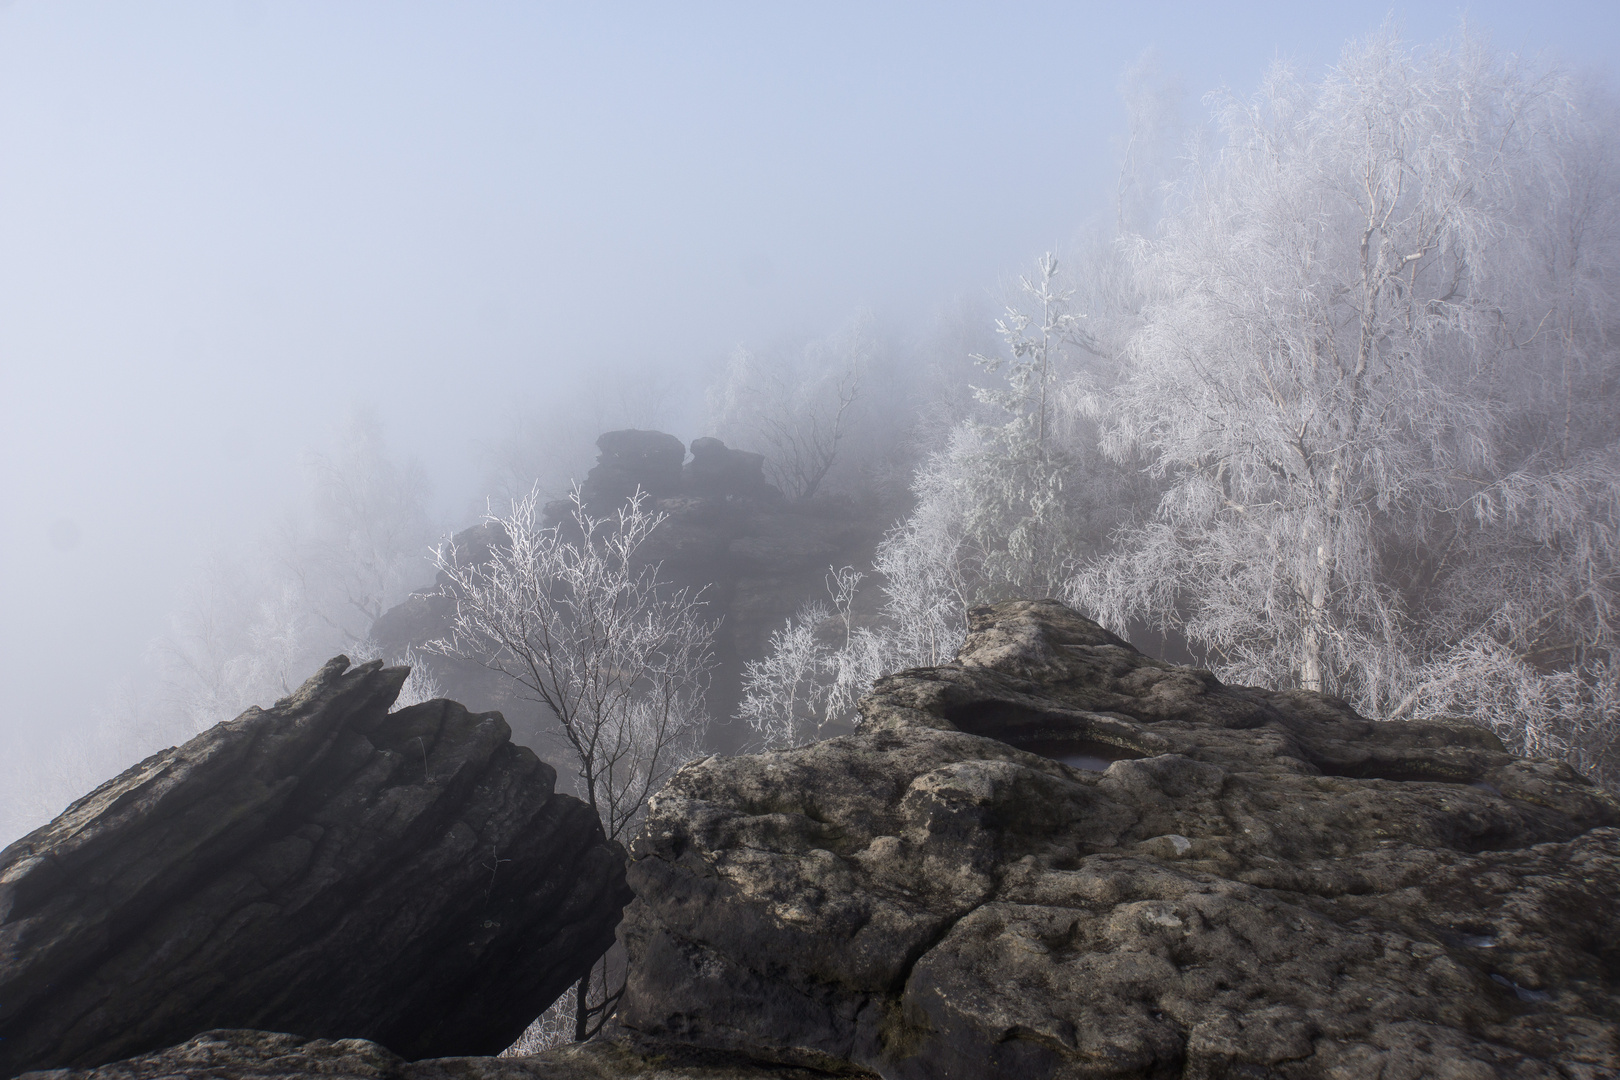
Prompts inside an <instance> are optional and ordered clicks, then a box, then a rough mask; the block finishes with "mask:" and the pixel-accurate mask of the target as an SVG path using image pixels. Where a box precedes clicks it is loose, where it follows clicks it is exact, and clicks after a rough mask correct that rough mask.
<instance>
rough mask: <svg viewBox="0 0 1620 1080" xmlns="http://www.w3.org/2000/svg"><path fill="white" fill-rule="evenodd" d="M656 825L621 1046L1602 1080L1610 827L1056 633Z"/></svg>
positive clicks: (1354, 728)
mask: <svg viewBox="0 0 1620 1080" xmlns="http://www.w3.org/2000/svg"><path fill="white" fill-rule="evenodd" d="M861 711H862V713H863V716H864V718H865V722H864V724H863V726H862V727H861V729H860V730H859V731H858V732H857V733H855V734H853V735H850V736H846V737H843V738H839V739H834V740H831V741H828V742H825V743H821V744H817V745H814V746H810V747H806V748H803V749H799V750H795V751H790V752H783V753H770V754H761V755H757V756H751V757H741V758H731V759H719V758H711V759H708V760H705V761H702V762H698V763H694V764H692V765H690V766H688V767H687V768H685V769H683V770H682V771H681V772H680V773H679V774H677V776H676V777H675V778H674V780H673V781H672V782H671V783H670V784H669V785H668V786H667V787H666V788H665V790H664V791H663V792H662V793H661V794H660V795H659V796H658V797H657V798H656V800H655V801H654V803H653V806H652V809H651V812H650V814H649V817H648V820H647V826H646V830H645V832H644V834H643V835H642V837H641V838H640V839H639V840H638V842H637V844H636V846H635V848H634V851H633V854H634V857H635V861H634V863H633V864H632V867H631V871H630V881H631V885H632V887H633V888H634V889H635V892H636V897H637V898H636V900H635V901H634V903H633V904H632V905H631V906H630V907H629V908H628V909H627V911H626V914H625V921H624V924H623V926H622V927H621V929H620V938H621V940H622V941H623V942H624V943H625V945H626V947H627V949H628V954H629V964H630V982H629V988H628V992H627V994H626V996H625V998H624V1001H623V1003H622V1006H621V1010H620V1014H619V1016H620V1022H621V1023H622V1025H623V1029H624V1030H625V1031H627V1032H630V1033H634V1034H635V1035H636V1036H637V1037H640V1038H658V1039H673V1040H677V1041H679V1042H682V1043H685V1044H689V1045H693V1046H702V1047H711V1048H715V1049H717V1050H724V1051H728V1052H732V1053H741V1054H748V1055H752V1056H754V1057H764V1058H770V1059H773V1060H776V1061H780V1062H783V1063H784V1064H793V1065H797V1066H800V1067H808V1068H821V1069H826V1070H829V1071H837V1070H840V1069H848V1068H850V1067H852V1066H854V1067H857V1068H865V1069H870V1070H872V1071H874V1072H876V1073H878V1074H880V1075H882V1076H884V1077H888V1078H892V1080H900V1078H918V1080H921V1078H925V1077H939V1078H944V1077H975V1078H998V1077H1006V1078H1014V1077H1016V1078H1020V1080H1034V1078H1042V1077H1059V1076H1061V1077H1278V1078H1281V1077H1289V1078H1303V1077H1324V1078H1326V1077H1344V1078H1351V1077H1370V1076H1383V1077H1386V1078H1391V1077H1428V1076H1435V1077H1442V1076H1443V1077H1459V1078H1461V1077H1488V1076H1512V1077H1548V1078H1551V1077H1599V1076H1613V1075H1620V1034H1617V1033H1620V986H1617V983H1620V828H1616V826H1617V825H1620V806H1617V804H1616V802H1615V800H1614V799H1612V798H1611V797H1609V796H1607V795H1606V794H1604V793H1603V792H1601V791H1599V790H1598V789H1596V788H1594V787H1593V786H1591V785H1590V784H1588V783H1587V782H1585V781H1584V780H1583V779H1582V778H1581V777H1580V776H1578V775H1577V774H1576V773H1574V772H1573V771H1572V770H1570V769H1569V768H1568V767H1567V766H1565V765H1563V764H1561V763H1556V762H1551V761H1544V760H1525V759H1520V758H1516V757H1514V756H1512V755H1510V754H1508V753H1506V752H1505V751H1504V749H1503V748H1502V746H1501V745H1500V744H1499V743H1498V742H1497V741H1496V740H1495V739H1494V738H1493V737H1492V736H1491V735H1490V734H1489V733H1488V732H1485V731H1482V730H1479V729H1475V728H1470V727H1463V726H1452V725H1448V724H1439V723H1401V722H1395V723H1380V722H1374V721H1370V720H1367V719H1365V718H1363V717H1361V716H1359V715H1357V714H1356V713H1355V712H1354V711H1352V710H1351V709H1350V708H1349V707H1348V706H1346V705H1345V704H1344V703H1343V702H1340V701H1337V700H1335V699H1332V698H1328V697H1324V696H1322V695H1318V694H1313V693H1305V692H1268V691H1262V690H1255V689H1248V688H1242V687H1234V686H1224V685H1222V684H1221V683H1220V682H1218V681H1217V680H1216V679H1215V678H1213V677H1212V676H1211V675H1210V674H1209V673H1208V672H1204V671H1198V670H1194V669H1190V668H1183V667H1177V666H1173V665H1170V664H1166V663H1162V662H1160V661H1156V660H1153V659H1150V658H1148V657H1146V656H1143V655H1142V654H1140V653H1138V652H1137V651H1136V650H1135V649H1133V648H1132V647H1131V646H1130V645H1129V644H1127V643H1126V642H1124V641H1122V640H1120V639H1119V638H1117V637H1115V636H1114V635H1112V634H1109V633H1108V632H1107V631H1105V630H1103V629H1102V628H1101V627H1099V626H1097V625H1096V624H1095V623H1092V622H1090V621H1088V620H1086V619H1084V618H1081V617H1080V616H1078V615H1076V614H1075V613H1073V612H1071V611H1069V610H1068V609H1067V608H1064V607H1063V606H1062V605H1059V604H1057V603H1055V602H1039V603H1031V602H1014V603H1008V604H1003V605H999V606H997V607H995V608H992V609H981V610H979V611H976V612H975V613H974V615H973V626H972V633H971V635H970V637H969V639H968V641H967V643H966V645H965V646H964V648H963V649H962V652H961V654H960V656H959V659H958V660H957V662H955V663H953V664H948V665H945V666H943V667H939V668H933V669H926V670H917V671H909V672H901V673H899V674H896V675H893V676H890V677H888V678H885V679H882V680H880V681H879V682H878V685H877V687H876V689H875V691H874V692H873V693H872V694H871V695H870V696H869V697H868V698H867V699H866V700H865V701H864V702H863V703H862V707H861Z"/></svg>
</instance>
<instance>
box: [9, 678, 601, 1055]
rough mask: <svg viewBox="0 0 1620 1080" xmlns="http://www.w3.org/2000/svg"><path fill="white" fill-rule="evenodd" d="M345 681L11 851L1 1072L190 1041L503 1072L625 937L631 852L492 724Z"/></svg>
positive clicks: (391, 685) (171, 761) (257, 717)
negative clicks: (546, 1013) (316, 1042)
mask: <svg viewBox="0 0 1620 1080" xmlns="http://www.w3.org/2000/svg"><path fill="white" fill-rule="evenodd" d="M407 673H408V669H406V668H400V667H395V668H386V667H383V666H382V665H381V663H380V662H375V661H374V662H372V663H368V664H362V665H360V666H358V667H356V668H354V669H353V670H349V662H348V660H347V659H346V658H343V657H338V658H336V659H334V660H332V661H330V662H328V663H327V664H326V665H325V666H324V667H323V668H322V669H321V671H320V672H319V673H318V674H317V675H316V676H315V677H314V678H312V679H310V680H309V682H307V683H305V684H304V686H303V688H302V689H300V690H299V691H298V692H297V693H295V694H294V695H292V696H291V697H289V698H286V699H283V700H282V701H280V702H278V703H277V704H276V705H275V707H274V708H271V709H269V710H267V711H263V710H259V709H249V710H248V711H247V712H246V713H243V714H242V716H240V717H238V718H237V719H235V720H232V721H228V722H226V723H222V724H218V725H216V726H215V727H213V728H211V729H209V730H208V731H206V732H204V733H203V734H201V735H198V736H197V737H196V738H194V739H192V740H191V741H190V742H188V743H186V744H185V745H184V746H181V747H179V748H176V749H170V750H167V751H164V752H163V753H160V754H156V755H154V756H153V757H150V758H148V759H147V760H145V761H143V762H141V763H140V764H139V765H136V766H135V767H134V768H132V769H129V770H128V771H126V772H125V773H123V774H122V775H121V776H119V777H117V778H116V779H114V780H111V781H109V782H108V783H106V784H103V785H102V786H101V787H100V788H98V789H96V790H95V791H94V792H92V793H91V794H89V795H88V796H86V797H85V798H83V799H81V800H79V801H78V802H76V803H74V804H73V805H72V806H71V807H69V808H68V809H67V811H66V812H65V813H63V814H62V816H60V817H59V818H57V819H56V820H55V821H53V822H51V823H50V824H49V825H47V826H45V827H44V828H42V829H39V830H38V831H36V832H34V833H32V834H30V835H28V836H26V837H24V838H23V839H21V840H19V841H17V842H16V843H14V844H12V845H11V846H10V847H8V848H6V849H5V851H4V852H0V1076H11V1075H13V1074H15V1073H18V1072H20V1071H22V1070H24V1069H37V1068H50V1067H57V1066H70V1065H71V1066H88V1065H96V1064H99V1063H102V1062H107V1061H111V1060H114V1059H117V1058H122V1057H127V1056H129V1055H132V1054H139V1053H143V1052H146V1051H149V1050H153V1049H156V1048H158V1047H163V1046H169V1045H172V1044H175V1043H178V1042H181V1041H182V1040H185V1039H188V1038H190V1037H191V1036H193V1035H195V1034H196V1033H197V1032H199V1031H203V1030H206V1029H210V1028H217V1027H227V1026H228V1027H254V1028H263V1029H268V1030H272V1031H287V1032H296V1033H298V1034H299V1035H302V1036H310V1037H314V1036H330V1037H340V1038H346V1037H357V1036H358V1037H364V1038H369V1039H373V1040H376V1041H377V1042H380V1043H382V1044H384V1045H386V1046H388V1047H389V1048H390V1049H391V1050H393V1051H394V1052H397V1053H398V1054H401V1055H404V1056H405V1057H408V1058H422V1057H437V1056H444V1055H450V1054H478V1053H495V1052H497V1051H499V1050H500V1049H502V1048H503V1047H505V1046H506V1045H508V1044H510V1043H511V1042H512V1041H513V1040H514V1039H515V1038H516V1037H517V1036H518V1035H519V1034H520V1033H521V1032H522V1031H523V1029H524V1027H525V1026H526V1025H527V1024H528V1022H529V1021H530V1020H531V1019H532V1018H533V1017H534V1016H536V1015H537V1014H538V1013H539V1012H540V1011H542V1010H543V1009H544V1008H545V1007H546V1006H547V1005H548V1004H549V1003H550V1002H551V1001H552V1000H553V999H554V998H556V996H557V995H558V994H559V993H560V992H561V991H562V990H563V989H564V988H565V987H566V986H567V985H568V984H569V983H570V982H572V981H573V980H574V979H575V978H577V977H578V976H579V975H580V974H581V973H582V972H583V971H584V970H585V969H586V968H587V967H588V966H589V965H590V964H591V963H592V962H593V961H594V960H595V959H596V957H598V956H599V955H601V953H602V952H603V951H604V950H605V949H606V948H607V946H608V945H609V944H610V943H611V941H612V935H613V928H614V926H615V924H616V923H617V922H618V919H619V913H620V910H621V908H622V906H623V904H624V903H625V901H626V900H627V899H628V893H627V892H626V890H625V885H624V869H623V856H622V853H621V851H620V849H617V848H616V847H614V846H610V845H609V844H608V843H607V842H606V841H605V839H604V838H603V835H602V828H601V825H600V824H599V823H598V822H597V819H596V815H595V814H594V813H593V812H592V811H591V810H590V809H589V808H588V807H586V806H585V805H584V804H582V803H581V802H579V801H578V800H577V799H573V798H571V797H569V796H566V795H558V794H555V793H554V791H553V785H554V783H555V780H556V775H555V773H554V772H553V771H552V769H551V768H550V767H549V766H547V765H545V764H544V763H543V762H541V761H540V760H538V759H537V758H536V757H535V756H534V754H533V753H532V752H530V751H528V750H525V749H523V748H521V747H518V746H515V745H513V743H512V742H511V740H510V732H509V731H508V729H507V726H506V724H505V722H504V721H503V720H502V719H501V717H500V715H499V714H496V713H484V714H475V713H469V712H468V711H467V710H466V709H464V708H462V707H461V706H460V705H457V704H455V703H454V702H450V701H443V700H439V701H430V702H425V703H423V704H421V705H415V706H412V707H410V708H406V709H401V710H400V711H398V712H394V713H389V712H388V708H389V706H390V705H391V704H392V703H393V701H394V699H395V697H396V696H397V695H398V693H399V689H400V686H401V684H402V683H403V682H404V679H405V676H406V675H407Z"/></svg>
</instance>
